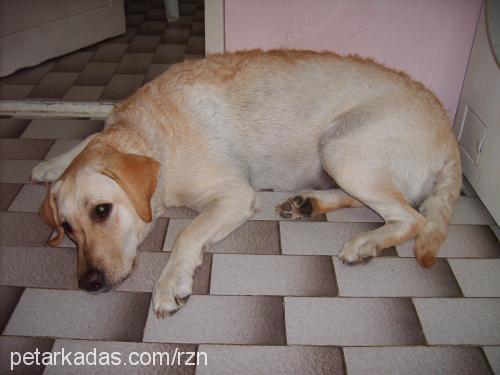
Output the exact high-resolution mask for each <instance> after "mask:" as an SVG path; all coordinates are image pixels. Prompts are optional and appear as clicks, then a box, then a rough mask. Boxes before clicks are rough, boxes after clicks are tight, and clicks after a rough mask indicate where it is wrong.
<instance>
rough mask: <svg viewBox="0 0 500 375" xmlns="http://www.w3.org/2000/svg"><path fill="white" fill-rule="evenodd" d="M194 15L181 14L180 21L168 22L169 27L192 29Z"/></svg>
mask: <svg viewBox="0 0 500 375" xmlns="http://www.w3.org/2000/svg"><path fill="white" fill-rule="evenodd" d="M193 18H194V17H193V16H188V15H186V16H180V17H179V20H178V21H175V22H169V23H167V28H172V29H189V30H191V25H192V24H193Z"/></svg>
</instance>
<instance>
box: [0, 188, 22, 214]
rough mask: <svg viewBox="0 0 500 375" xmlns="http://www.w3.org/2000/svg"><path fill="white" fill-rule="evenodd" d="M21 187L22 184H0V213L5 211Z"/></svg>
mask: <svg viewBox="0 0 500 375" xmlns="http://www.w3.org/2000/svg"><path fill="white" fill-rule="evenodd" d="M22 187H23V185H22V184H0V211H6V210H7V208H8V207H9V205H10V204H11V203H12V201H13V200H14V198H15V197H16V196H17V194H18V193H19V191H20V190H21V188H22Z"/></svg>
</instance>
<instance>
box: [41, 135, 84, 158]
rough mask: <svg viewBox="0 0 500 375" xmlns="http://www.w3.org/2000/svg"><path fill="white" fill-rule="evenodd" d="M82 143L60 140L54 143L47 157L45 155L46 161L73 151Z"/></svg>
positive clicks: (78, 140)
mask: <svg viewBox="0 0 500 375" xmlns="http://www.w3.org/2000/svg"><path fill="white" fill-rule="evenodd" d="M80 142H81V139H58V140H56V141H55V142H54V144H53V145H52V147H51V148H50V150H49V152H48V153H47V155H45V158H44V159H45V160H49V159H52V158H54V157H56V156H59V155H62V154H64V153H66V152H68V151H69V150H71V149H73V148H74V147H75V146H76V145H78V144H79V143H80Z"/></svg>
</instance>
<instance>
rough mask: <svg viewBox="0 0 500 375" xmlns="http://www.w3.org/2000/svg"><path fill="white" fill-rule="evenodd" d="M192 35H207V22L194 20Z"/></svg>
mask: <svg viewBox="0 0 500 375" xmlns="http://www.w3.org/2000/svg"><path fill="white" fill-rule="evenodd" d="M191 35H196V36H204V35H205V23H204V22H193V26H192V28H191Z"/></svg>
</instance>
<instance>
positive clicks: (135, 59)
mask: <svg viewBox="0 0 500 375" xmlns="http://www.w3.org/2000/svg"><path fill="white" fill-rule="evenodd" d="M152 59H153V54H152V53H135V52H134V53H131V52H127V53H125V55H124V56H123V59H122V61H121V62H120V64H119V65H118V67H117V68H116V73H117V74H146V73H147V72H148V70H149V67H150V65H151V60H152Z"/></svg>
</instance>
